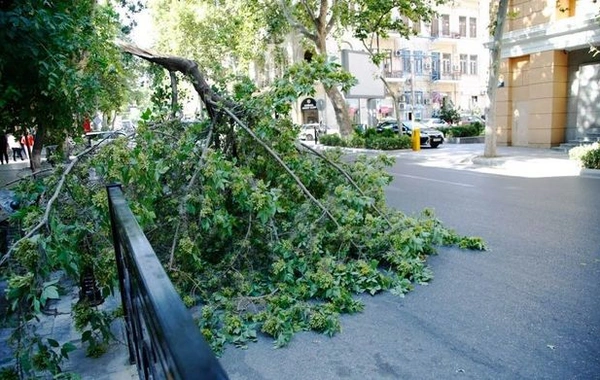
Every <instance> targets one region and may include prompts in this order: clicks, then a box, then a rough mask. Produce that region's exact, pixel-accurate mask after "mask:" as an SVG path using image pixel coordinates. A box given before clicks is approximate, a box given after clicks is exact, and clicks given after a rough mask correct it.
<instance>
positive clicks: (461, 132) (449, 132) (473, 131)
mask: <svg viewBox="0 0 600 380" xmlns="http://www.w3.org/2000/svg"><path fill="white" fill-rule="evenodd" d="M484 128H485V126H484V125H483V124H482V123H479V122H475V123H472V124H467V125H461V126H458V127H449V128H438V129H439V130H440V131H442V132H443V133H444V135H445V136H446V137H474V136H480V135H481V133H482V132H483V130H484Z"/></svg>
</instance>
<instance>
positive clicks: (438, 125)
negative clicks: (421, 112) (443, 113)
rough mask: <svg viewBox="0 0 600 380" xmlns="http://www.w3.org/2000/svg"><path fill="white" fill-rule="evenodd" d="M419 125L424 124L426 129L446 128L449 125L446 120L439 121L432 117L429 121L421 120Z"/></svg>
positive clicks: (437, 118)
mask: <svg viewBox="0 0 600 380" xmlns="http://www.w3.org/2000/svg"><path fill="white" fill-rule="evenodd" d="M421 123H423V124H425V125H426V126H427V127H428V128H433V129H437V128H448V127H450V124H448V122H447V121H446V120H443V119H440V118H439V117H432V118H429V119H423V120H421Z"/></svg>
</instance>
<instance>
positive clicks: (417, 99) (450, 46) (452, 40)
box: [379, 0, 489, 119]
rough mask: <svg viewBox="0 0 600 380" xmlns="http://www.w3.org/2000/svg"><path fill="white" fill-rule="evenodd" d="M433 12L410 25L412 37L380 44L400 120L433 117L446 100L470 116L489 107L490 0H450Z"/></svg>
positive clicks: (383, 105) (386, 106)
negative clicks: (431, 16) (426, 20)
mask: <svg viewBox="0 0 600 380" xmlns="http://www.w3.org/2000/svg"><path fill="white" fill-rule="evenodd" d="M437 12H438V15H437V17H436V18H434V19H433V20H431V22H430V23H418V24H413V28H414V29H415V31H416V32H417V35H416V36H414V37H411V38H409V39H405V38H400V37H394V36H392V38H390V39H387V40H385V41H382V43H381V49H383V51H385V52H387V53H388V57H387V59H386V61H385V62H384V68H383V75H384V77H385V79H386V81H387V82H388V83H389V84H390V85H391V86H390V87H391V88H392V90H393V91H395V92H396V96H397V99H398V100H399V108H400V110H401V115H402V117H403V118H404V119H409V118H414V119H422V118H427V117H431V116H432V115H433V114H435V113H436V112H437V111H438V110H439V109H440V108H441V106H442V104H443V103H444V102H451V103H452V104H453V105H454V107H456V108H458V109H460V110H461V112H464V113H470V114H482V113H483V112H484V110H485V107H487V98H486V96H485V95H486V83H487V76H488V67H489V51H488V49H487V48H486V47H485V46H484V42H485V41H487V40H488V38H489V37H488V36H489V32H488V30H487V28H488V25H489V2H488V1H471V0H463V1H454V2H450V3H448V4H447V5H443V6H440V7H438V8H437ZM390 102H391V100H390V99H389V98H388V99H386V100H384V101H382V102H380V105H379V114H380V116H387V115H388V114H389V113H390V109H391V108H392V106H393V104H392V103H390Z"/></svg>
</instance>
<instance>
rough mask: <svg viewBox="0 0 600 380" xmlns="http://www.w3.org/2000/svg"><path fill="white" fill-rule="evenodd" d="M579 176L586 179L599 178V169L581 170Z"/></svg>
mask: <svg viewBox="0 0 600 380" xmlns="http://www.w3.org/2000/svg"><path fill="white" fill-rule="evenodd" d="M579 176H581V177H587V178H600V169H585V168H583V169H581V171H579Z"/></svg>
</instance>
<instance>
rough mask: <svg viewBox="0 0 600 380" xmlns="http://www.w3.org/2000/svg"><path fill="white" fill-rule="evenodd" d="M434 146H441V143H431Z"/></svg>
mask: <svg viewBox="0 0 600 380" xmlns="http://www.w3.org/2000/svg"><path fill="white" fill-rule="evenodd" d="M430 146H431V147H432V148H434V149H435V148H437V147H438V146H440V143H431V145H430Z"/></svg>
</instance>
